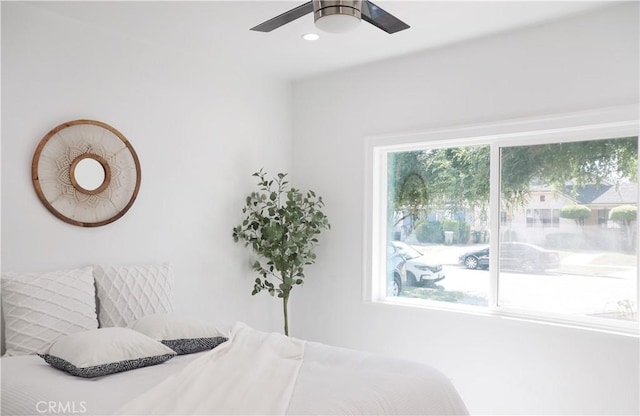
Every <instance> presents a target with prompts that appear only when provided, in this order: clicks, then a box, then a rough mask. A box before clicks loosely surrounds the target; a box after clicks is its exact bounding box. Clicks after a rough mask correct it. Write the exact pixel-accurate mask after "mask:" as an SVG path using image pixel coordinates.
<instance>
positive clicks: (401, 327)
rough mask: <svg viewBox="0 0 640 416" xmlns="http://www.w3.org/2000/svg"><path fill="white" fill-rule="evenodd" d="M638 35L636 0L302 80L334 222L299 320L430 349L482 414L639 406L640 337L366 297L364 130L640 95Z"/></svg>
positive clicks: (406, 351) (308, 142) (327, 338)
mask: <svg viewBox="0 0 640 416" xmlns="http://www.w3.org/2000/svg"><path fill="white" fill-rule="evenodd" d="M638 49H639V44H638V4H637V3H635V2H634V3H627V4H624V5H622V6H616V7H614V8H610V9H607V10H603V11H600V12H597V13H593V14H588V15H584V16H579V17H575V18H572V19H568V20H564V21H558V22H554V23H551V24H548V25H545V26H539V27H532V28H528V29H525V30H521V31H518V32H513V33H510V34H504V35H501V36H494V37H488V38H484V39H480V40H477V41H474V42H469V43H463V44H458V45H455V46H451V47H447V48H442V49H440V50H435V51H431V52H426V53H421V54H417V55H414V56H410V57H406V58H404V59H396V60H392V61H387V62H382V63H378V64H375V65H369V66H366V67H358V68H353V69H352V70H348V71H343V72H339V73H334V74H330V75H327V76H322V77H318V78H314V79H308V80H303V81H300V82H298V83H296V84H295V85H294V102H293V104H294V106H293V107H294V112H293V115H294V118H293V119H294V151H293V160H294V162H293V166H294V172H295V174H296V180H297V183H298V185H299V186H300V187H301V188H303V189H305V188H311V189H313V190H315V191H316V192H318V193H319V194H320V195H323V196H324V198H325V200H326V203H327V214H328V216H329V219H330V221H331V225H332V230H331V231H330V232H328V233H326V234H325V235H324V236H323V237H322V245H321V247H319V250H318V258H319V260H318V263H317V264H316V265H314V266H312V267H310V268H309V269H308V271H307V280H306V283H305V286H304V287H302V288H300V289H299V290H298V289H296V291H295V295H294V296H292V298H291V305H292V312H291V314H290V316H291V332H292V334H294V335H295V336H299V337H303V338H309V339H314V340H320V341H323V342H327V343H331V344H338V345H342V346H346V347H353V348H359V349H366V350H371V351H376V352H380V353H384V354H391V355H395V356H400V357H406V358H410V359H413V360H419V361H423V362H427V363H431V364H432V365H434V366H436V367H437V368H439V369H441V370H442V371H443V372H444V373H445V374H447V375H448V376H450V377H451V378H452V379H453V382H454V383H455V385H456V386H457V387H458V388H459V390H460V392H461V394H462V396H463V398H464V399H465V401H466V403H467V405H468V407H469V410H470V411H471V413H472V414H638V412H639V405H638V391H639V387H640V386H639V382H638V374H639V363H638V361H639V360H638V353H639V344H638V339H637V338H631V337H623V336H616V335H607V334H603V333H598V332H590V331H585V330H576V329H567V328H561V327H554V326H547V325H539V324H534V323H526V322H519V321H513V320H506V319H499V318H490V317H481V316H474V315H465V314H459V313H453V312H445V311H435V310H428V309H415V308H408V307H395V306H385V305H377V304H367V303H365V302H363V301H362V297H363V296H362V290H363V289H362V287H363V238H364V237H363V234H364V230H363V220H362V218H363V215H364V207H363V187H364V137H365V136H367V135H380V134H387V133H404V132H410V131H416V130H418V131H419V130H428V129H431V128H436V127H448V126H457V125H466V124H471V123H480V122H488V121H499V120H506V119H511V118H519V117H533V116H537V115H546V114H553V113H563V112H576V111H580V110H590V109H598V108H602V107H608V106H616V105H629V104H637V103H638V88H639V85H638V74H639V65H638Z"/></svg>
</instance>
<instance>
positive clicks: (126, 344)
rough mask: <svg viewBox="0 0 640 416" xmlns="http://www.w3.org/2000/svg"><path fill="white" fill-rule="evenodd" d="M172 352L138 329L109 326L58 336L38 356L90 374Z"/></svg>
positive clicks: (113, 370) (129, 366) (124, 368)
mask: <svg viewBox="0 0 640 416" xmlns="http://www.w3.org/2000/svg"><path fill="white" fill-rule="evenodd" d="M175 355H176V352H175V351H173V350H172V349H171V348H169V347H167V346H165V345H163V344H162V343H160V342H157V341H155V340H153V339H151V338H149V337H147V336H145V335H143V334H141V333H139V332H136V331H133V330H131V329H128V328H116V327H113V328H100V329H94V330H91V331H85V332H78V333H75V334H71V335H67V336H63V337H60V338H58V340H57V341H56V342H54V343H53V345H52V346H51V348H50V349H49V352H48V353H47V354H40V357H42V358H43V359H44V360H45V361H46V362H47V363H49V364H50V365H51V366H53V367H55V368H57V369H59V370H62V371H66V372H67V373H69V374H71V375H74V376H78V377H88V378H90V377H98V376H104V375H107V374H113V373H119V372H122V371H128V370H133V369H136V368H141V367H147V366H150V365H156V364H160V363H163V362H165V361H167V360H169V359H170V358H173V357H174V356H175Z"/></svg>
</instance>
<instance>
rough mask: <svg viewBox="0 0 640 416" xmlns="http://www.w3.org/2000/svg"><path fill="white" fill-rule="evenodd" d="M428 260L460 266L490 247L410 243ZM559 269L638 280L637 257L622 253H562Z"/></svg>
mask: <svg viewBox="0 0 640 416" xmlns="http://www.w3.org/2000/svg"><path fill="white" fill-rule="evenodd" d="M407 243H408V244H410V245H411V246H413V247H415V248H416V249H417V250H418V251H420V252H421V253H423V254H424V255H425V256H427V257H429V258H431V259H434V260H436V261H437V262H439V263H442V264H444V265H452V266H458V265H459V264H458V257H460V255H461V254H463V253H466V252H468V251H476V250H481V249H483V248H484V247H487V246H488V244H469V245H457V244H456V245H450V246H449V245H440V244H421V243H417V242H414V241H407ZM560 259H561V260H560V267H559V268H558V269H554V271H555V272H558V273H563V274H577V275H586V276H601V277H611V278H618V279H633V278H637V268H636V260H635V256H634V255H631V254H623V253H610V252H585V253H571V252H563V251H560Z"/></svg>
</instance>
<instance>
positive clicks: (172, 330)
mask: <svg viewBox="0 0 640 416" xmlns="http://www.w3.org/2000/svg"><path fill="white" fill-rule="evenodd" d="M129 328H131V329H134V330H136V331H138V332H141V333H143V334H145V335H146V336H148V337H151V338H153V339H155V340H156V341H160V342H162V343H163V344H164V345H166V346H168V347H169V348H171V349H172V350H174V351H175V352H177V353H178V354H179V355H182V354H191V353H194V352H200V351H205V350H211V349H213V348H215V347H217V346H218V345H220V344H222V343H223V342H225V341H227V340H228V339H229V338H227V337H226V336H225V335H224V334H223V333H222V332H221V331H220V330H219V329H218V328H217V327H216V326H215V325H213V324H212V323H209V322H207V321H202V320H199V319H192V318H186V317H180V316H176V315H172V314H154V315H147V316H145V317H143V318H140V319H138V320H137V321H135V322H133V323H132V324H130V325H129Z"/></svg>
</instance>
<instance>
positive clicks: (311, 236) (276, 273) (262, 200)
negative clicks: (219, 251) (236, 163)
mask: <svg viewBox="0 0 640 416" xmlns="http://www.w3.org/2000/svg"><path fill="white" fill-rule="evenodd" d="M253 176H255V177H257V178H258V188H259V190H258V191H257V192H251V194H249V195H248V196H247V198H246V200H245V206H244V208H243V209H242V213H243V214H244V215H245V218H244V220H243V221H242V223H241V224H240V225H238V226H237V227H234V228H233V240H234V241H235V242H239V241H242V242H244V245H245V247H251V249H252V250H253V252H254V253H255V254H256V255H257V256H258V259H257V260H256V261H255V262H254V263H253V266H252V267H253V270H255V271H256V272H258V274H259V277H257V278H256V280H255V282H254V284H253V292H252V293H251V294H252V295H256V294H258V293H260V292H261V291H263V290H265V291H267V292H268V293H269V294H270V295H271V296H274V295H277V296H278V298H281V299H282V308H283V313H284V333H285V335H289V315H288V309H287V306H288V302H289V297H290V295H291V290H292V289H293V288H294V286H296V285H301V284H303V283H304V278H305V274H304V268H305V266H308V265H310V264H313V263H315V259H316V255H315V253H314V249H315V247H316V245H317V244H318V238H317V236H318V234H320V233H321V232H322V231H323V230H325V229H330V228H331V226H330V224H329V220H328V219H327V216H326V215H325V214H324V213H323V212H322V208H323V207H324V202H323V201H322V197H320V196H317V195H316V194H315V193H314V192H313V191H307V192H302V191H300V190H298V189H296V188H293V187H290V185H289V182H288V181H287V180H286V176H287V175H286V174H285V173H278V174H277V175H276V177H274V178H273V179H267V178H266V176H267V173H266V172H264V171H263V170H262V169H260V171H259V172H256V173H254V174H253Z"/></svg>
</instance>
